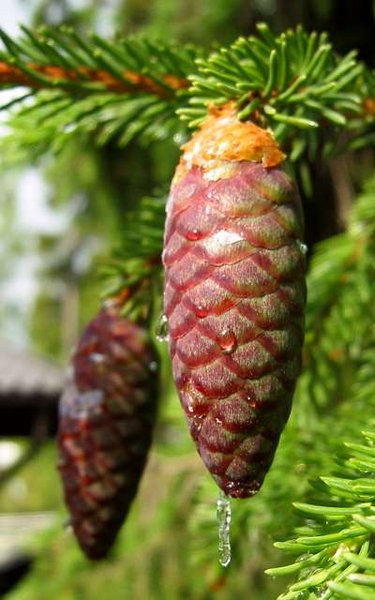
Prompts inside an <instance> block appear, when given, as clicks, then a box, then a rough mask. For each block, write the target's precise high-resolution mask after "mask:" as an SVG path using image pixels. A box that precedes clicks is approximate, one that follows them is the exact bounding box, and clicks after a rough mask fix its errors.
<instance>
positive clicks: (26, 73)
mask: <svg viewBox="0 0 375 600" xmlns="http://www.w3.org/2000/svg"><path fill="white" fill-rule="evenodd" d="M23 34H24V35H23V37H21V38H20V40H18V41H17V42H15V41H14V40H12V39H10V38H9V37H8V36H7V35H6V34H5V33H4V32H2V31H0V37H1V39H2V42H3V44H4V46H5V50H3V51H1V52H0V61H4V63H6V64H8V65H9V66H10V67H13V68H14V67H16V68H17V69H18V70H19V72H20V73H21V75H20V76H18V83H17V76H14V77H15V81H14V83H13V84H12V83H6V82H5V84H3V87H5V89H6V88H7V87H9V85H10V86H13V87H14V86H15V85H16V86H17V85H22V84H24V85H26V86H31V87H32V88H34V87H35V88H36V90H35V91H34V92H33V93H32V94H30V93H27V94H21V95H20V96H19V98H18V99H15V100H12V105H13V104H19V103H21V105H23V104H24V106H23V108H22V109H21V111H20V112H18V113H17V114H16V118H15V119H14V120H13V121H12V122H11V126H12V127H14V132H13V139H14V136H15V137H16V139H17V144H18V146H25V147H29V148H30V146H33V149H34V151H35V152H38V151H39V152H43V151H45V150H46V149H47V148H49V149H51V150H53V151H58V150H59V149H60V148H61V147H63V146H64V145H65V144H66V141H67V140H68V139H69V138H70V137H71V136H72V134H74V135H76V134H77V133H83V132H84V133H90V134H95V137H96V141H97V142H98V143H99V144H106V143H108V142H109V141H110V140H112V139H114V140H116V144H117V145H119V146H120V147H121V146H124V145H126V144H128V143H129V142H130V141H131V140H132V139H133V138H134V137H139V136H141V137H142V139H144V140H145V141H149V140H150V139H162V138H165V137H166V136H168V135H169V136H170V135H174V134H176V130H178V128H180V129H183V128H182V127H181V125H180V126H179V122H178V119H177V117H176V114H175V111H176V109H177V108H178V107H180V106H181V99H180V92H179V87H182V88H183V87H186V85H187V82H186V77H187V75H188V74H189V73H191V72H192V70H194V69H195V64H194V60H195V58H196V57H197V56H198V51H197V49H195V48H194V47H193V46H191V45H186V46H182V47H176V46H174V45H172V44H170V45H167V44H164V43H162V42H160V41H150V40H148V39H141V38H129V39H126V40H125V39H118V40H115V41H112V42H107V41H105V40H104V39H102V38H100V37H98V36H95V35H93V36H92V37H90V38H87V39H85V38H83V37H79V36H78V35H77V34H76V33H75V32H74V30H72V29H68V28H61V29H58V30H55V29H52V28H48V29H47V28H45V29H42V30H40V31H39V32H36V33H34V32H32V31H30V30H29V29H27V28H23ZM48 68H50V70H49V71H48V70H46V69H48ZM137 77H138V78H140V81H139V82H138V81H137ZM174 82H176V83H175V84H174ZM176 86H177V87H176ZM32 96H34V97H32ZM72 96H73V97H74V102H72ZM5 108H9V102H8V101H7V103H6V104H5V105H4V106H3V109H5Z"/></svg>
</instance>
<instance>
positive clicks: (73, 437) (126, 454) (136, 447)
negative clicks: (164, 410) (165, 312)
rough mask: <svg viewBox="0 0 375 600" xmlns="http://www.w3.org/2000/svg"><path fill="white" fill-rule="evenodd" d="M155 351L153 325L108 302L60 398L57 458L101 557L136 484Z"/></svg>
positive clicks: (70, 501) (89, 547)
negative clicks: (140, 323)
mask: <svg viewBox="0 0 375 600" xmlns="http://www.w3.org/2000/svg"><path fill="white" fill-rule="evenodd" d="M156 361H157V358H156V354H155V351H154V349H153V347H152V345H151V342H150V340H149V338H148V335H147V332H146V331H145V330H144V329H143V328H141V327H140V326H138V325H135V324H133V323H131V322H129V321H127V320H125V319H122V318H120V317H119V316H118V314H117V312H116V310H115V309H114V308H112V309H103V310H101V311H100V312H99V314H98V315H97V316H96V317H95V318H94V319H93V320H92V321H91V322H90V323H89V324H88V325H87V327H86V329H85V330H84V332H83V334H82V336H81V338H80V340H79V343H78V347H77V349H76V352H75V354H74V356H73V361H72V369H73V374H72V377H71V380H70V382H69V383H68V386H67V388H66V390H65V392H64V394H63V396H62V399H61V403H60V423H59V433H58V444H59V454H60V459H59V465H58V468H59V470H60V473H61V476H62V482H63V487H64V495H65V501H66V504H67V505H68V507H69V510H70V514H71V525H72V527H73V530H74V533H75V535H76V537H77V538H78V542H79V544H80V546H81V548H82V550H83V551H84V553H85V554H86V555H87V556H88V557H89V558H91V559H99V558H103V557H104V556H105V555H106V554H107V553H108V551H109V549H110V548H111V546H112V544H113V542H114V540H115V537H116V535H117V533H118V531H119V529H120V527H121V525H122V523H123V521H124V519H125V517H126V515H127V513H128V511H129V508H130V505H131V502H132V500H133V498H134V496H135V494H136V492H137V488H138V484H139V481H140V478H141V475H142V471H143V468H144V466H145V462H146V458H147V453H148V450H149V446H150V443H151V437H152V430H153V425H154V420H155V412H156V405H157V373H156V372H155V371H156V370H157V362H156Z"/></svg>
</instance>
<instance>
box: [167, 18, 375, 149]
mask: <svg viewBox="0 0 375 600" xmlns="http://www.w3.org/2000/svg"><path fill="white" fill-rule="evenodd" d="M258 33H259V36H258V37H255V36H251V37H249V38H243V37H241V38H239V39H238V40H236V41H235V42H234V43H233V44H232V45H231V46H230V47H229V48H222V49H221V50H220V51H219V52H216V53H213V54H211V55H210V56H209V57H208V58H207V59H198V60H197V64H198V66H199V71H198V74H197V75H195V74H194V75H192V76H191V77H190V79H191V81H192V86H191V88H190V90H189V94H190V101H189V104H190V106H189V107H188V108H183V109H180V110H179V113H180V114H181V116H182V118H183V119H185V120H188V121H189V122H190V126H191V127H195V126H197V125H199V123H201V121H202V120H203V119H204V117H205V114H206V111H207V107H209V106H210V104H214V105H217V106H220V105H221V104H223V103H225V102H228V101H233V100H234V101H236V104H237V106H238V110H239V113H238V115H239V118H240V119H248V118H250V119H255V120H259V121H260V123H261V124H262V125H263V126H269V127H271V128H272V129H273V131H274V133H275V137H276V139H278V140H279V141H280V142H281V143H282V145H283V146H284V147H289V148H290V153H291V159H292V160H296V159H297V158H299V157H300V156H301V155H302V154H303V153H305V152H306V150H310V152H311V149H312V148H313V147H314V146H316V145H317V140H318V139H319V138H318V136H319V135H320V134H318V133H317V132H316V131H314V130H315V129H316V128H318V127H319V126H320V125H322V124H324V126H325V128H327V126H329V127H330V128H331V132H330V135H329V140H328V143H329V144H331V145H332V141H333V136H335V135H337V131H339V130H340V129H342V128H343V127H345V128H347V126H348V121H349V120H350V119H353V117H355V116H356V115H361V116H362V120H361V122H363V108H362V103H363V99H364V96H365V94H366V93H367V92H368V89H367V87H366V86H365V85H364V84H363V72H364V67H363V65H361V64H360V63H358V62H357V60H356V53H355V52H349V53H348V54H347V55H346V56H344V57H342V58H341V57H338V56H337V55H335V53H334V51H333V48H332V44H331V43H329V41H328V36H327V35H326V34H325V33H321V34H320V35H318V34H317V33H316V32H313V33H311V34H307V33H306V32H305V31H304V29H303V28H302V27H301V26H299V27H297V28H296V30H288V31H287V32H286V33H282V34H281V35H280V36H275V35H274V34H273V33H271V31H270V30H269V28H268V27H267V25H266V24H264V23H262V24H260V25H258ZM366 76H367V79H368V80H371V81H372V82H373V81H374V77H373V75H371V74H370V73H366ZM372 85H374V83H372ZM368 120H369V121H371V122H373V119H371V118H369V119H368ZM356 125H357V128H358V125H359V124H358V122H357V123H356ZM296 128H301V129H306V130H307V133H306V134H304V135H303V136H302V135H298V134H297V133H296ZM335 132H336V133H335Z"/></svg>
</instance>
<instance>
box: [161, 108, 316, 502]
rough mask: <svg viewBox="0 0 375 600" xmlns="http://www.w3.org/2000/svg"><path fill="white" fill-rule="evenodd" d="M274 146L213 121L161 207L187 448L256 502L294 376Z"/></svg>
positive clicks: (291, 308)
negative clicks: (188, 434)
mask: <svg viewBox="0 0 375 600" xmlns="http://www.w3.org/2000/svg"><path fill="white" fill-rule="evenodd" d="M283 160H284V155H283V154H282V153H281V151H280V150H279V148H278V146H277V145H276V143H275V141H274V139H273V138H272V136H271V134H269V133H268V132H267V131H265V130H262V129H260V128H259V127H257V126H255V125H254V124H252V123H242V122H239V121H238V120H237V118H236V115H235V111H234V109H233V107H231V106H227V107H225V108H224V109H221V110H216V111H215V112H214V113H212V114H211V115H210V116H209V117H208V118H207V120H206V121H205V123H204V125H203V126H202V127H201V129H200V130H199V131H198V132H197V133H196V134H195V135H194V136H193V138H192V139H191V141H190V142H188V144H186V145H185V147H184V154H183V156H182V159H181V161H180V164H179V166H178V168H177V170H176V174H175V178H174V180H173V182H172V187H171V192H170V197H169V200H168V205H167V221H166V230H165V244H164V253H163V262H164V267H165V290H164V311H165V315H166V318H167V320H168V330H169V352H170V357H171V360H172V368H173V377H174V380H175V384H176V388H177V390H178V394H179V397H180V400H181V404H182V407H183V409H184V412H185V415H186V418H187V421H188V425H189V428H190V432H191V435H192V438H193V440H194V442H195V444H196V446H197V449H198V452H199V454H200V456H201V458H202V460H203V462H204V463H205V465H206V467H207V468H208V470H209V471H210V473H211V474H212V476H213V477H214V479H215V480H216V482H217V484H218V485H219V487H220V488H221V489H222V490H223V491H224V492H225V494H227V495H228V496H232V497H235V498H247V497H250V496H252V495H253V494H255V493H256V492H257V491H258V490H259V488H260V486H261V484H262V482H263V479H264V477H265V475H266V473H267V471H268V469H269V467H270V465H271V463H272V460H273V456H274V453H275V450H276V447H277V444H278V441H279V437H280V434H281V432H282V429H283V427H284V425H285V423H286V421H287V419H288V417H289V413H290V409H291V400H292V395H293V391H294V386H295V381H296V378H297V375H298V373H299V370H300V362H301V347H302V342H303V312H304V304H305V277H304V275H305V257H304V247H303V244H302V237H303V222H302V212H301V205H300V199H299V195H298V191H297V188H296V186H295V183H294V182H293V180H292V179H291V178H290V177H289V176H288V175H287V174H286V173H285V172H284V171H283V169H282V168H281V166H280V165H281V163H282V162H283Z"/></svg>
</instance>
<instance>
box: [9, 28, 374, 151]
mask: <svg viewBox="0 0 375 600" xmlns="http://www.w3.org/2000/svg"><path fill="white" fill-rule="evenodd" d="M0 38H1V40H2V42H3V45H4V50H2V51H0V87H3V89H7V88H9V87H14V86H20V85H22V86H26V87H29V88H31V93H32V94H34V96H35V100H34V104H33V105H32V108H33V109H35V112H34V113H33V115H32V117H33V119H35V120H36V121H37V126H38V133H37V136H38V139H37V140H35V139H28V138H27V134H26V137H25V133H24V132H25V128H26V129H27V127H28V126H29V128H30V127H31V129H35V123H34V126H32V125H31V123H30V122H29V123H28V122H27V120H26V121H25V119H24V115H25V113H24V111H23V109H22V107H23V106H24V101H26V109H25V110H26V115H28V114H29V104H30V96H29V95H27V96H25V95H22V96H20V98H19V101H20V106H21V111H20V112H19V113H17V114H16V116H15V118H14V119H13V121H11V126H12V127H14V128H15V131H17V136H16V137H17V138H18V139H19V143H20V146H22V145H24V146H25V147H27V146H28V145H31V144H32V145H33V146H35V143H36V145H37V146H38V145H39V144H38V142H39V143H40V148H41V150H42V149H45V148H46V147H48V146H51V145H52V149H56V146H57V149H58V148H59V146H60V145H61V144H64V143H65V142H66V140H67V136H66V135H65V134H66V132H67V130H69V131H73V130H74V131H77V130H79V131H83V132H89V133H92V132H93V131H95V133H96V140H97V141H98V142H99V143H106V142H107V141H108V140H109V139H112V138H114V139H115V140H116V142H117V143H119V144H120V145H124V144H126V143H128V141H129V140H130V139H132V138H133V137H134V136H139V135H141V136H143V135H148V139H159V138H160V137H165V136H166V135H169V134H170V133H171V131H172V130H173V129H174V131H175V132H176V129H178V128H180V130H181V127H183V126H182V125H178V118H177V115H180V117H181V119H182V122H187V123H188V124H189V125H190V126H191V127H196V126H198V125H199V124H200V123H201V121H202V120H203V119H204V118H205V116H206V114H207V111H208V110H209V109H210V106H211V105H216V106H220V105H222V104H224V103H226V102H228V101H231V102H233V101H234V102H236V104H237V107H238V115H239V118H240V119H251V120H254V121H256V122H258V123H259V124H260V125H262V126H264V127H271V128H272V129H273V131H274V133H275V136H276V138H277V140H278V141H279V142H280V143H282V145H283V147H284V149H285V150H286V152H287V153H288V154H289V156H290V158H291V160H298V159H299V158H301V156H303V155H304V154H307V153H308V154H309V156H310V157H312V156H314V149H316V147H317V146H318V144H317V139H318V133H317V131H316V130H317V129H318V128H319V126H321V125H324V127H325V138H326V141H325V146H324V148H323V151H324V152H326V154H327V153H328V152H330V151H334V150H335V147H336V146H337V142H339V143H340V137H339V136H338V133H339V132H340V130H345V131H346V132H347V131H349V132H350V136H349V142H348V140H347V139H346V138H347V137H348V136H345V143H353V144H354V145H356V146H357V147H358V146H360V145H361V144H362V145H363V144H364V143H368V140H369V139H371V138H372V136H374V135H375V134H374V127H375V115H374V112H375V110H374V100H373V99H374V98H375V76H374V74H373V73H371V72H370V71H366V69H365V68H364V66H363V65H362V64H360V63H358V61H357V59H356V53H355V52H349V53H348V54H347V55H346V56H344V57H342V58H340V57H338V56H336V55H335V54H334V52H333V49H332V45H331V44H330V43H329V42H328V39H327V36H326V34H321V35H319V36H318V35H317V34H316V33H311V34H307V33H306V32H305V31H304V30H303V29H302V28H301V27H297V29H296V30H294V31H292V30H289V31H287V32H286V33H285V34H282V35H281V36H275V35H273V34H272V33H271V32H270V31H269V29H268V28H267V26H266V25H264V24H260V25H259V26H258V36H251V37H250V38H240V39H238V40H237V41H236V42H234V44H232V46H230V47H229V48H222V49H221V50H220V51H219V52H214V53H213V54H211V55H210V56H209V57H207V58H203V55H202V51H200V50H199V49H197V48H192V47H191V46H183V47H175V46H173V45H167V44H162V43H160V42H151V41H149V40H145V39H138V38H129V39H126V40H118V41H112V42H109V41H105V40H104V39H102V38H100V37H98V36H92V37H90V38H87V39H84V38H80V37H78V35H77V34H76V33H75V32H74V31H73V30H71V29H67V28H63V29H59V30H53V29H44V30H41V31H39V32H37V33H34V32H32V31H31V30H29V29H27V28H23V37H21V38H20V39H19V40H18V41H14V40H12V39H10V38H9V37H8V36H7V35H6V34H5V33H4V32H1V31H0ZM189 85H190V88H189V89H188V87H189ZM72 96H73V97H74V102H72V101H71V100H72ZM68 99H69V100H70V102H69V101H68ZM16 102H17V100H13V101H12V103H13V104H14V103H16ZM50 103H52V104H54V106H53V107H52V111H51V115H52V117H53V118H49V106H48V105H49V104H50ZM71 105H74V106H71ZM45 111H46V112H47V115H48V117H47V120H48V127H47V126H46V125H45V123H44V113H45ZM124 113H125V116H124ZM108 115H109V116H108ZM19 119H21V127H19V128H18V121H19ZM39 125H40V127H39ZM95 125H96V127H95ZM296 128H297V130H298V128H304V129H307V131H306V135H304V137H303V139H301V136H300V135H297V133H296ZM369 136H370V137H369ZM57 137H58V139H57ZM15 142H16V140H13V143H15ZM320 149H321V148H320ZM315 152H316V150H315Z"/></svg>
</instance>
